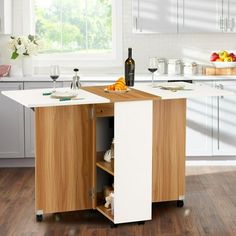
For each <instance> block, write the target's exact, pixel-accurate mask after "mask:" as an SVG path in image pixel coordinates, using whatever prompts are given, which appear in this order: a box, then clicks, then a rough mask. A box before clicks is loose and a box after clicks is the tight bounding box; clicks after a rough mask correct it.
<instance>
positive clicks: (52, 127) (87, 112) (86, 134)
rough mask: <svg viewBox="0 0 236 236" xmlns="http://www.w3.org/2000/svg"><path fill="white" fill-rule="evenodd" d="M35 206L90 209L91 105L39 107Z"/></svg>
mask: <svg viewBox="0 0 236 236" xmlns="http://www.w3.org/2000/svg"><path fill="white" fill-rule="evenodd" d="M35 121H36V122H35V124H36V171H35V172H36V173H35V174H36V179H35V181H36V182H35V187H36V190H35V191H36V194H35V198H36V210H43V212H44V213H53V212H64V211H74V210H82V209H91V208H92V200H91V198H90V196H89V192H90V190H91V188H92V168H93V160H92V157H93V155H92V154H93V153H92V152H93V148H92V137H93V124H92V119H91V106H90V105H81V106H62V107H47V108H36V110H35Z"/></svg>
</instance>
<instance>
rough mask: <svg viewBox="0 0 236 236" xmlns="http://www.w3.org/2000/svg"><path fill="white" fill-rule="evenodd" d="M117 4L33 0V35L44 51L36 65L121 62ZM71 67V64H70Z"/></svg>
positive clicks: (116, 0)
mask: <svg viewBox="0 0 236 236" xmlns="http://www.w3.org/2000/svg"><path fill="white" fill-rule="evenodd" d="M121 2H122V1H120V0H34V7H33V9H34V22H35V33H36V34H37V35H38V36H39V37H40V38H41V39H42V40H43V42H44V47H43V50H42V51H41V52H40V55H39V56H38V57H36V60H37V62H38V64H41V65H43V64H44V65H47V64H48V63H49V61H53V62H54V63H55V62H57V63H58V64H60V63H61V64H63V65H66V64H67V63H68V65H72V64H73V62H74V63H78V62H79V61H80V65H81V63H83V64H84V66H86V64H87V63H88V61H89V64H90V66H91V63H92V64H96V65H99V63H100V64H101V65H102V64H103V65H104V64H106V65H109V64H110V65H118V63H119V62H120V61H121V39H122V37H121V21H118V19H121ZM71 63H72V64H71Z"/></svg>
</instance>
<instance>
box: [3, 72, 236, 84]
mask: <svg viewBox="0 0 236 236" xmlns="http://www.w3.org/2000/svg"><path fill="white" fill-rule="evenodd" d="M120 76H121V75H119V74H105V75H80V78H81V82H108V83H111V82H114V81H116V80H117V78H119V77H120ZM168 80H193V81H224V80H225V81H229V80H231V81H232V80H235V81H236V76H204V75H194V76H173V75H172V76H168V75H155V81H168ZM57 81H58V82H62V81H63V82H64V81H68V82H70V81H72V75H71V76H68V75H61V76H60V78H59V79H58V80H57ZM135 81H136V82H150V81H151V74H137V75H135ZM1 82H52V80H51V79H50V78H49V76H47V75H37V76H36V75H35V76H29V77H22V76H12V77H0V83H1Z"/></svg>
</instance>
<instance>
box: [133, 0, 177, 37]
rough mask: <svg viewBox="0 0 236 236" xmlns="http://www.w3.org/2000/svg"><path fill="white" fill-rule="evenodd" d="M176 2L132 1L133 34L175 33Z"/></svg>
mask: <svg viewBox="0 0 236 236" xmlns="http://www.w3.org/2000/svg"><path fill="white" fill-rule="evenodd" d="M177 3H178V1H177V0H158V1H157V0H133V28H134V32H142V33H153V32H154V33H177V16H178V12H177V7H178V4H177Z"/></svg>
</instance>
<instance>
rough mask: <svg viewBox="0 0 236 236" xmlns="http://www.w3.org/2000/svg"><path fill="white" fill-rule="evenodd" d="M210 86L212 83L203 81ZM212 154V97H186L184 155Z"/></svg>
mask: <svg viewBox="0 0 236 236" xmlns="http://www.w3.org/2000/svg"><path fill="white" fill-rule="evenodd" d="M205 85H208V86H212V83H205ZM211 155H212V98H211V97H203V98H192V99H187V127H186V156H211Z"/></svg>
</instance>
